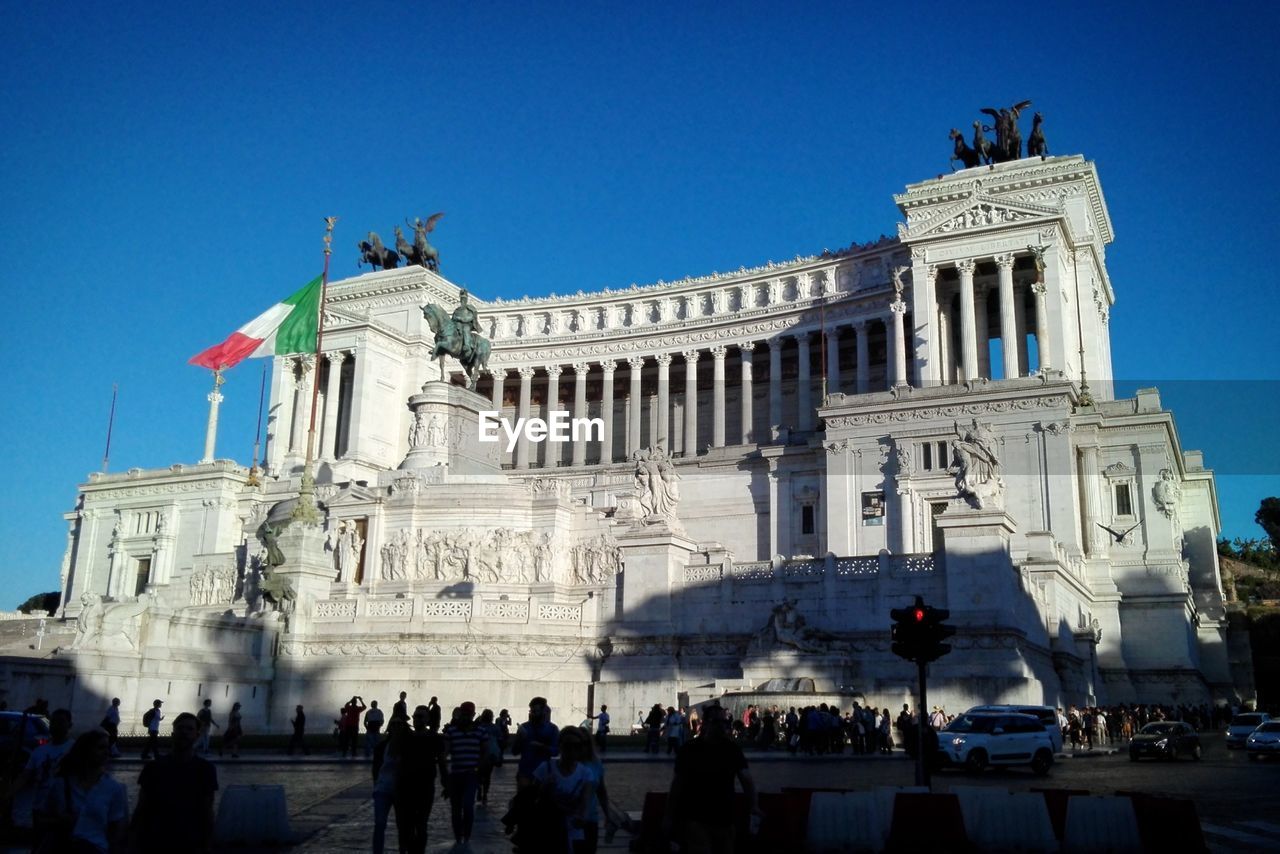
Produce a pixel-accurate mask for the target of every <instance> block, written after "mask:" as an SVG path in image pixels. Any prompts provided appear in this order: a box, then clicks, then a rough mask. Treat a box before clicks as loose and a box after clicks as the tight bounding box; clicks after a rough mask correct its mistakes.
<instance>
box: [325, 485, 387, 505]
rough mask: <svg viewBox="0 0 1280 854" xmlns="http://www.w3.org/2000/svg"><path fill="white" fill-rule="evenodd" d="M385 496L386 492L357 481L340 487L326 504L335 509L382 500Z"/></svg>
mask: <svg viewBox="0 0 1280 854" xmlns="http://www.w3.org/2000/svg"><path fill="white" fill-rule="evenodd" d="M383 497H384V493H383V492H382V491H381V490H377V489H370V488H369V487H367V486H360V485H359V484H357V483H347V484H344V485H343V486H342V487H341V488H339V489H338V491H337V492H336V493H335V494H334V495H333V497H332V498H330V499H329V500H328V501H326V502H325V504H326V506H328V508H329V509H330V510H333V509H335V508H339V507H343V506H349V505H355V504H368V503H370V502H373V501H381V500H382V499H383Z"/></svg>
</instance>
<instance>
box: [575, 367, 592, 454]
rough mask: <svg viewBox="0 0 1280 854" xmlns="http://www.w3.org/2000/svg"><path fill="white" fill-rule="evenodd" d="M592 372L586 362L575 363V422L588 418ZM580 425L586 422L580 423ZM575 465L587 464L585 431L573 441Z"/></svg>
mask: <svg viewBox="0 0 1280 854" xmlns="http://www.w3.org/2000/svg"><path fill="white" fill-rule="evenodd" d="M590 370H591V365H589V364H587V363H586V362H574V363H573V417H574V420H575V421H577V420H578V419H585V418H586V417H587V374H588V372H590ZM579 423H586V422H585V421H580V422H579ZM573 464H574V465H575V466H583V465H586V464H587V431H586V430H585V429H583V430H582V432H580V433H579V434H578V436H577V437H576V438H575V439H574V440H573Z"/></svg>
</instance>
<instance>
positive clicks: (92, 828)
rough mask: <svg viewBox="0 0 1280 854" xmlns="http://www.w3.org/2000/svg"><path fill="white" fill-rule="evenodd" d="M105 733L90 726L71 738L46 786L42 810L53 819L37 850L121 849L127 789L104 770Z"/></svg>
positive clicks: (108, 748)
mask: <svg viewBox="0 0 1280 854" xmlns="http://www.w3.org/2000/svg"><path fill="white" fill-rule="evenodd" d="M110 757H111V746H110V743H109V741H108V738H107V733H106V732H105V731H104V730H101V729H93V730H89V731H88V732H86V733H84V734H83V735H81V736H80V737H79V738H77V739H76V743H75V744H73V745H72V746H71V750H69V751H67V755H66V756H64V757H63V759H62V764H61V766H60V767H59V770H58V776H57V777H56V778H55V779H54V780H53V783H52V784H51V785H50V787H49V794H48V798H47V800H46V801H45V805H44V808H45V813H46V815H49V816H51V817H54V826H53V827H49V828H46V833H45V838H44V840H43V841H42V843H41V845H40V847H38V848H37V849H36V850H37V851H45V850H48V851H58V852H62V851H72V852H86V854H87V852H99V854H109V852H115V851H121V850H123V848H124V843H125V830H126V827H127V820H128V818H129V793H128V790H127V789H126V788H125V785H124V783H121V782H120V781H118V780H115V779H113V778H112V777H111V775H110V774H108V773H107V760H108V759H110Z"/></svg>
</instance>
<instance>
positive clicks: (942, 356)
mask: <svg viewBox="0 0 1280 854" xmlns="http://www.w3.org/2000/svg"><path fill="white" fill-rule="evenodd" d="M949 316H950V312H949V311H948V310H947V309H946V308H944V307H942V306H938V346H936V347H935V348H934V350H933V351H934V352H935V353H936V354H937V358H938V366H939V367H938V369H939V371H940V373H941V376H942V380H941V382H942V384H943V385H951V383H952V382H954V377H955V371H954V370H953V369H952V367H951V363H952V359H951V321H950V320H949V319H948V318H949Z"/></svg>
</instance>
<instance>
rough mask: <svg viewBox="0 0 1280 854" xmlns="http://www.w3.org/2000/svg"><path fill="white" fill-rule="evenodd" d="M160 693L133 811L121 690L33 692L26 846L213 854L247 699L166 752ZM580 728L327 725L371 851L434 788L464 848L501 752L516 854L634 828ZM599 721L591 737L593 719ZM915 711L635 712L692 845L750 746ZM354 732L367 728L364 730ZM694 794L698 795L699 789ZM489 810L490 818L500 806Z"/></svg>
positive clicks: (748, 782)
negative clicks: (98, 711) (221, 795)
mask: <svg viewBox="0 0 1280 854" xmlns="http://www.w3.org/2000/svg"><path fill="white" fill-rule="evenodd" d="M163 707H164V702H163V701H162V700H159V699H157V700H155V701H154V702H153V703H152V706H151V708H150V709H148V710H147V712H146V714H145V715H143V717H142V726H143V729H144V730H145V732H146V739H145V743H144V746H143V750H142V758H143V759H145V760H150V761H148V762H147V763H146V764H145V765H144V766H143V769H142V773H141V775H140V776H139V780H138V782H139V798H138V803H137V805H136V806H135V807H134V809H133V811H132V813H131V812H130V810H129V804H128V795H127V789H126V787H125V785H124V784H123V783H121V782H120V781H119V780H117V779H115V778H114V777H113V776H112V774H111V772H110V769H109V761H110V759H111V758H112V757H114V756H118V755H119V747H118V745H117V741H118V738H119V734H120V726H121V715H120V701H119V700H118V699H114V700H112V702H111V705H110V706H109V707H108V709H107V711H106V713H105V714H104V716H103V718H102V720H101V722H100V723H99V725H98V726H96V727H93V728H91V729H89V730H88V731H85V732H82V733H80V734H79V735H77V736H75V737H74V738H73V737H72V736H73V722H72V718H71V713H70V712H69V711H68V710H66V709H55V710H53V711H50V710H49V709H48V708H47V704H43V703H41V702H38V703H37V704H36V705H35V706H33V707H31V708H30V709H28V710H27V712H28V713H30V714H33V715H40V716H43V717H47V719H48V722H49V740H48V742H47V743H45V744H42V745H40V746H37V747H36V748H35V749H34V750H33V751H32V752H31V754H30V756H29V758H28V759H27V761H26V763H25V766H24V767H23V768H22V770H21V771H20V773H17V774H10V775H9V777H8V778H7V779H6V785H5V787H4V789H3V794H4V795H6V796H7V799H8V800H9V801H10V802H11V801H12V799H13V797H14V795H15V794H18V793H26V794H27V795H28V796H29V798H30V800H31V802H32V803H33V805H34V806H33V811H32V830H31V832H32V835H33V851H36V852H54V851H64V850H65V851H78V852H79V851H83V852H103V854H111V852H115V851H120V850H125V846H126V844H132V845H133V846H134V847H133V850H137V851H142V852H150V851H174V850H194V851H200V850H207V848H208V846H209V844H210V843H211V841H212V833H213V821H214V816H213V801H214V793H215V792H216V791H217V789H218V777H217V771H216V769H215V767H214V766H213V764H212V763H210V762H209V761H208V760H206V759H205V758H204V756H205V755H207V754H209V753H210V752H211V751H212V750H213V749H214V746H213V744H212V737H213V733H214V732H215V731H217V732H219V733H220V734H221V739H220V741H219V743H218V745H217V750H218V752H219V755H228V754H229V755H230V756H231V757H235V756H237V755H238V749H239V743H240V739H241V737H242V736H243V723H242V718H243V715H242V713H241V705H240V703H234V704H233V705H232V707H231V709H230V711H229V712H228V713H227V717H226V720H225V722H224V723H225V727H224V725H223V723H219V721H218V720H217V719H216V718H215V714H214V709H213V704H212V701H211V700H208V699H206V700H204V701H203V702H202V705H201V707H200V708H199V709H198V711H197V712H196V713H194V714H193V713H190V712H183V713H181V714H178V715H176V716H175V717H174V719H173V721H172V726H171V743H170V747H169V750H168V752H164V753H162V752H161V746H162V745H161V735H162V733H163V731H164V730H163V728H162V722H163V721H164V720H165V712H164V709H163ZM1233 711H1234V710H1233V709H1229V708H1226V707H1211V706H1209V705H1207V704H1205V705H1199V706H1190V705H1181V706H1176V707H1171V706H1159V705H1152V704H1140V705H1139V704H1119V705H1114V706H1107V707H1096V706H1090V707H1079V708H1077V707H1075V706H1072V707H1069V708H1068V709H1065V710H1064V709H1058V722H1059V725H1060V726H1061V727H1062V731H1063V740H1064V743H1066V744H1069V745H1070V746H1071V747H1072V748H1073V749H1081V748H1093V747H1094V746H1098V745H1103V744H1116V743H1122V742H1124V741H1126V740H1127V739H1128V738H1130V737H1132V735H1133V734H1134V733H1135V732H1137V731H1138V730H1139V729H1141V728H1142V726H1144V725H1145V724H1146V723H1148V722H1151V721H1161V720H1181V721H1186V722H1188V723H1190V724H1191V725H1192V726H1193V727H1194V728H1196V729H1197V730H1199V729H1206V728H1213V727H1218V726H1221V725H1224V724H1225V723H1227V722H1228V721H1229V720H1230V718H1231V715H1232V713H1233ZM952 717H953V716H952V715H949V714H948V713H947V712H946V711H945V709H943V708H941V707H939V706H934V707H933V709H932V711H931V713H930V714H929V715H928V716H927V717H926V720H927V723H928V725H929V730H930V731H935V732H936V731H937V730H940V729H942V728H943V727H945V726H946V724H947V723H948V722H949V721H950V720H951V718H952ZM587 718H588V719H587V720H584V721H583V722H582V724H581V725H580V726H563V727H561V726H557V725H556V724H555V723H554V722H553V721H552V717H551V708H550V706H549V705H548V703H547V701H546V699H545V698H543V697H534V698H533V699H532V700H530V702H529V708H528V716H527V719H526V720H525V721H524V722H522V723H520V724H519V725H518V726H514V725H513V724H514V722H513V720H512V717H511V715H510V713H509V712H508V711H507V710H506V709H502V710H500V711H499V712H498V713H496V714H495V713H494V712H493V711H492V710H491V709H483V710H480V711H479V712H477V708H476V705H475V704H474V703H472V702H470V701H466V702H462V703H459V704H458V705H457V706H456V707H454V708H453V710H452V712H451V713H450V714H449V716H448V719H447V722H444V721H445V717H444V715H443V710H442V707H441V705H440V703H439V702H438V698H436V697H431V698H430V700H429V701H428V702H427V703H424V704H421V705H417V706H415V707H414V708H413V709H412V711H410V708H409V702H408V697H407V694H406V693H405V692H401V693H400V695H399V699H398V700H397V701H396V702H395V703H394V704H393V706H392V710H391V714H390V716H387V715H386V714H385V712H384V711H383V709H381V708H380V707H379V705H378V702H377V701H376V700H374V701H370V702H368V703H366V702H365V700H364V698H363V697H360V696H358V695H357V696H353V697H352V698H351V699H350V700H349V701H347V702H346V703H345V704H344V705H343V706H342V708H341V709H340V710H339V712H338V717H337V718H336V719H335V720H334V735H335V736H336V738H337V742H338V746H339V751H340V753H341V755H342V756H344V757H347V756H350V757H355V756H356V755H357V751H360V752H361V753H363V755H364V756H365V757H367V758H368V759H369V760H371V765H370V772H371V783H372V801H373V828H372V848H373V851H374V852H375V854H381V852H383V851H384V849H385V847H386V844H387V843H386V837H387V827H388V823H389V822H390V820H391V818H392V817H393V816H394V819H395V826H396V832H397V835H398V840H397V844H396V845H395V846H393V847H395V848H397V849H398V850H399V851H401V852H410V854H420V852H424V851H425V850H426V847H427V827H428V819H429V817H430V815H431V811H432V808H433V806H434V803H435V800H436V795H437V787H439V795H440V797H441V798H443V799H445V800H447V801H448V802H449V813H450V823H451V827H452V831H453V836H454V841H455V845H456V846H457V848H458V850H460V851H466V850H469V848H468V845H469V842H470V839H471V836H472V833H473V831H474V823H475V811H476V807H477V805H479V806H482V807H488V806H489V791H490V784H491V781H492V777H493V773H494V770H495V769H496V768H499V767H501V766H503V765H504V761H505V757H507V756H508V755H510V756H514V757H516V758H517V759H516V769H515V782H516V787H515V788H516V791H515V795H514V797H513V798H512V799H511V801H510V802H509V803H508V804H506V805H503V806H501V807H500V809H502V811H503V815H502V817H501V822H502V826H503V828H504V830H505V832H506V833H507V834H508V835H510V837H511V841H512V844H513V845H514V847H515V849H516V850H517V851H526V852H567V854H594V852H595V851H596V849H597V846H598V844H599V838H600V829H601V827H602V826H603V829H604V837H605V838H606V839H612V836H613V834H615V833H616V832H617V831H618V830H619V829H621V828H628V829H634V828H631V827H630V820H629V819H628V818H627V817H626V814H625V813H624V812H622V811H621V810H620V809H618V808H617V806H616V805H615V804H613V803H612V802H611V801H610V799H609V794H608V788H607V786H606V783H605V767H604V764H603V762H602V761H601V757H602V755H604V754H605V753H606V751H607V749H608V746H609V742H610V740H611V738H610V733H611V729H610V722H611V718H610V715H609V711H608V706H604V705H602V706H600V707H599V712H598V713H597V714H589V715H588V716H587ZM290 723H291V725H292V729H293V735H292V738H291V740H290V742H289V748H288V749H289V753H291V754H292V753H294V752H295V751H296V750H301V751H303V752H308V751H307V743H306V740H305V734H306V714H305V711H304V709H303V707H302V706H300V705H299V706H297V707H296V709H295V713H294V716H293V717H292V718H291V720H290ZM593 723H594V730H595V731H594V734H593V733H592V725H593ZM918 725H919V717H918V716H917V715H916V714H914V713H913V712H912V710H911V709H910V708H909V706H908V705H903V707H902V709H901V711H900V712H899V713H898V714H897V716H896V717H894V716H892V715H891V712H890V710H889V709H888V708H878V707H876V706H873V705H871V704H862V703H859V702H853V703H852V705H851V707H850V708H847V709H843V710H842V709H840V708H838V707H835V706H833V705H828V704H826V703H820V704H818V705H813V706H804V707H801V708H796V707H788V708H786V709H785V710H784V709H783V708H782V707H779V706H777V705H773V706H768V707H764V706H755V705H750V706H748V707H747V708H746V709H744V710H742V711H741V712H740V713H736V714H731V713H730V712H729V711H728V710H726V709H724V708H723V707H721V706H720V704H719V702H718V701H711V702H709V703H706V704H700V705H697V706H692V707H689V708H678V707H675V706H666V707H663V706H662V705H661V704H655V705H654V706H653V707H652V708H651V709H650V710H649V711H648V713H647V714H644V713H642V714H641V715H640V716H639V720H638V721H637V729H638V730H639V731H641V732H642V733H643V734H644V736H645V738H644V750H645V752H646V753H648V754H651V755H658V754H660V753H662V752H663V750H664V748H665V754H666V755H667V756H671V757H674V760H675V764H674V769H673V780H672V785H671V797H670V798H669V806H668V812H667V815H666V816H665V819H664V826H665V829H666V830H667V831H668V832H671V833H675V834H679V835H680V836H681V838H683V839H684V840H685V847H684V849H682V850H688V851H718V850H725V844H726V840H727V839H729V838H730V837H731V835H732V832H733V831H732V826H731V823H730V822H731V816H732V814H733V809H732V804H733V798H734V787H735V783H736V784H737V785H740V786H741V787H742V790H743V792H744V794H745V795H746V797H747V801H748V803H749V805H750V808H751V810H752V812H753V814H757V815H758V813H759V810H758V807H757V806H756V794H755V786H754V783H753V781H752V778H751V775H750V773H749V770H748V765H747V760H746V756H745V753H744V751H743V748H744V747H749V748H755V749H758V750H787V751H789V752H790V753H792V754H800V755H805V756H813V755H821V754H832V753H843V752H845V751H846V750H849V751H851V752H853V753H854V754H871V753H889V752H892V751H893V750H894V749H895V743H896V744H898V745H903V746H906V747H907V748H908V750H909V751H910V750H911V749H912V748H913V747H914V744H915V739H916V734H917V732H918ZM361 728H363V732H364V738H363V739H361V738H360V730H361ZM695 795H696V796H695ZM495 815H496V813H495Z"/></svg>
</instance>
